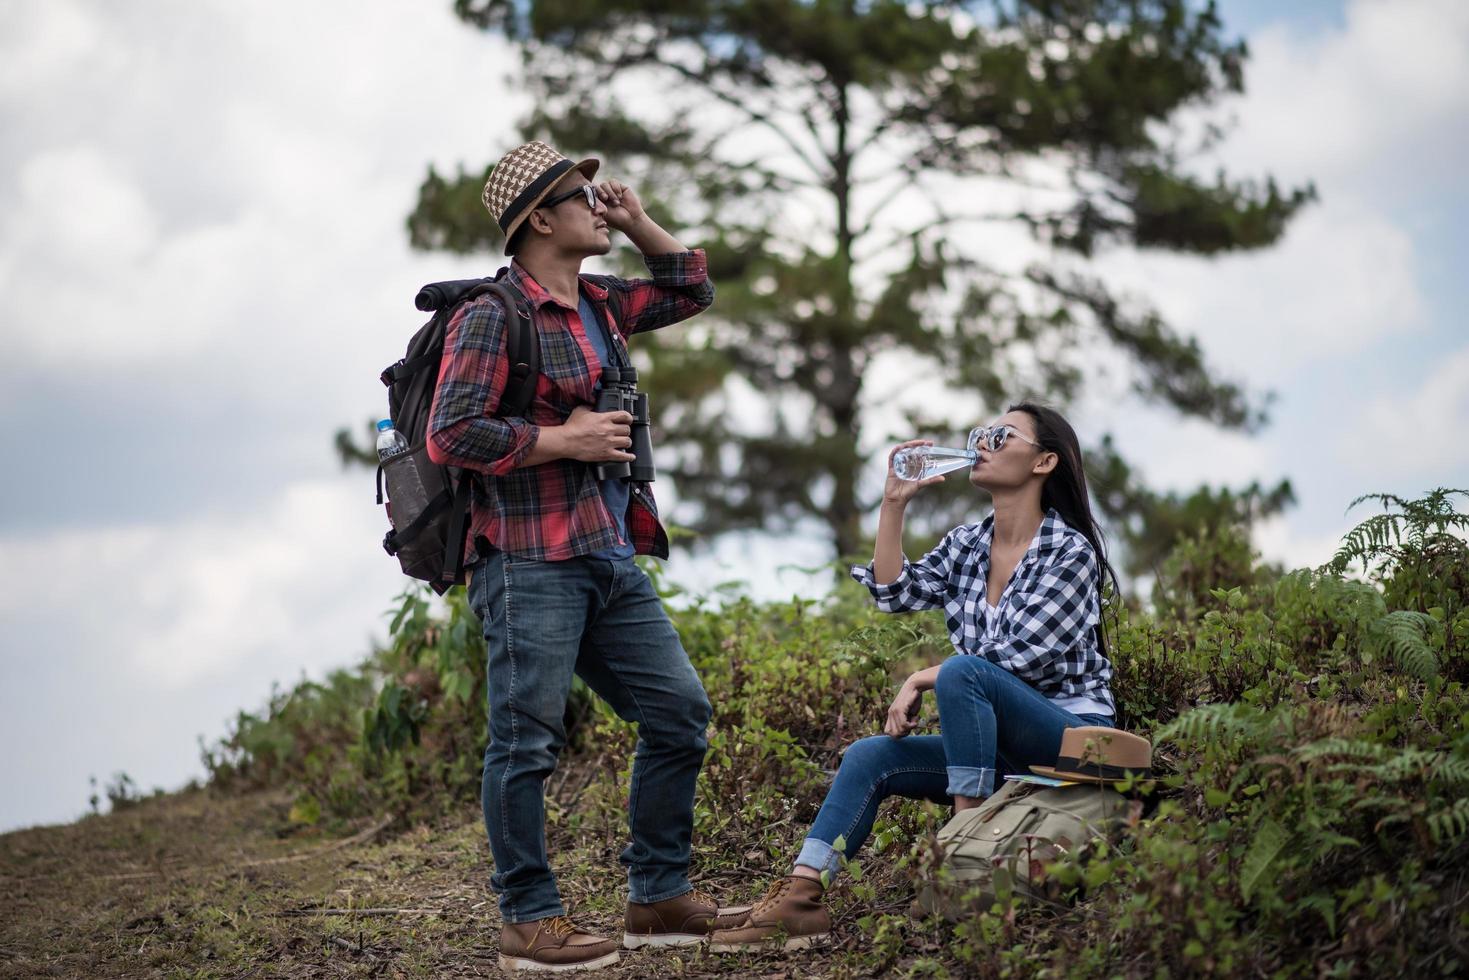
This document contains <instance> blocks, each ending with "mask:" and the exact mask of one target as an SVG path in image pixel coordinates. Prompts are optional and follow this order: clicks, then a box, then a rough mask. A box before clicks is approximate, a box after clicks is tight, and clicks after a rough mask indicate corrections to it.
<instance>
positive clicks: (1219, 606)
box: [205, 490, 1469, 976]
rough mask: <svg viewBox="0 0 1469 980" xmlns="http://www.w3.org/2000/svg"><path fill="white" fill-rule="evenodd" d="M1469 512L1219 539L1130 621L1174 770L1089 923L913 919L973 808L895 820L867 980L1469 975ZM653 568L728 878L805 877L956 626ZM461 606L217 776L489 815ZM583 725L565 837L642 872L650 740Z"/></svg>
mask: <svg viewBox="0 0 1469 980" xmlns="http://www.w3.org/2000/svg"><path fill="white" fill-rule="evenodd" d="M1456 495H1463V494H1462V492H1461V491H1448V490H1436V491H1433V492H1432V493H1429V494H1427V495H1426V496H1424V497H1423V498H1420V499H1418V500H1403V499H1400V498H1396V497H1391V496H1386V495H1378V496H1373V497H1371V498H1364V499H1371V500H1373V501H1376V502H1377V503H1380V504H1382V505H1383V507H1384V513H1383V514H1379V515H1374V516H1372V517H1369V518H1367V520H1366V521H1364V522H1363V523H1362V524H1361V525H1359V526H1358V527H1357V528H1356V529H1354V530H1353V531H1352V532H1351V533H1349V534H1348V535H1347V537H1346V538H1345V540H1344V541H1343V544H1342V547H1341V550H1340V551H1339V552H1338V553H1337V555H1336V556H1335V557H1334V558H1333V560H1332V561H1331V562H1330V563H1328V564H1327V565H1326V566H1323V567H1322V568H1320V569H1315V570H1298V571H1293V572H1287V573H1281V572H1279V571H1277V570H1274V569H1269V568H1266V567H1262V566H1260V565H1259V564H1258V563H1255V564H1254V565H1253V566H1250V565H1248V564H1247V565H1246V567H1245V572H1244V574H1243V575H1242V576H1241V578H1242V581H1239V582H1238V583H1237V584H1235V585H1233V586H1226V585H1215V586H1213V587H1207V588H1206V587H1205V586H1204V585H1203V584H1201V583H1203V582H1204V581H1205V580H1207V579H1212V578H1213V577H1214V576H1213V574H1212V573H1211V574H1209V575H1205V576H1201V575H1200V572H1199V570H1200V569H1218V568H1230V567H1239V566H1240V555H1241V554H1248V553H1249V549H1248V543H1247V542H1246V541H1242V540H1240V539H1239V538H1238V537H1235V538H1231V537H1230V536H1229V535H1228V534H1219V535H1213V536H1209V537H1205V538H1200V539H1198V540H1196V541H1192V542H1189V544H1188V548H1187V549H1185V553H1183V554H1181V555H1180V557H1179V560H1178V561H1175V562H1172V563H1170V564H1169V565H1168V566H1166V567H1165V568H1164V569H1163V570H1162V572H1161V575H1162V578H1163V580H1162V581H1161V582H1160V583H1159V588H1158V589H1157V590H1156V591H1155V593H1154V594H1155V606H1154V608H1152V609H1151V610H1147V611H1142V610H1139V609H1128V608H1124V607H1122V606H1121V604H1117V605H1118V608H1117V610H1116V611H1117V616H1116V618H1115V623H1114V625H1113V626H1112V629H1111V633H1112V636H1111V641H1112V642H1111V652H1112V657H1113V661H1114V666H1115V669H1116V674H1115V681H1114V685H1115V693H1116V695H1117V698H1118V702H1119V709H1120V721H1121V723H1122V724H1124V725H1125V726H1126V727H1128V728H1129V729H1131V730H1133V731H1137V732H1139V733H1143V734H1148V735H1150V736H1151V737H1152V738H1153V740H1154V745H1155V777H1156V778H1155V779H1153V780H1152V781H1150V782H1148V783H1144V784H1140V785H1138V786H1137V787H1135V791H1136V792H1137V793H1138V794H1139V795H1140V796H1141V797H1142V798H1143V799H1144V801H1145V803H1146V808H1145V811H1144V814H1145V815H1144V816H1143V818H1142V819H1141V820H1140V821H1138V822H1137V823H1136V825H1135V826H1134V827H1133V828H1132V829H1131V831H1130V832H1129V833H1128V834H1127V835H1126V837H1125V838H1124V839H1123V840H1122V841H1121V842H1120V843H1117V844H1115V845H1112V846H1106V845H1103V846H1095V847H1092V848H1089V849H1087V850H1086V851H1084V852H1083V853H1082V854H1081V855H1079V856H1076V857H1074V858H1072V859H1070V860H1069V861H1068V862H1067V863H1065V864H1064V865H1058V866H1056V867H1055V868H1054V869H1053V870H1054V872H1055V874H1056V875H1057V877H1058V880H1060V881H1062V882H1063V883H1064V884H1065V885H1066V887H1067V897H1068V899H1069V900H1068V901H1067V902H1066V903H1065V904H1062V905H1058V906H1056V907H1045V908H1035V907H1014V906H1011V905H1009V903H1001V904H999V905H995V906H991V907H988V908H975V909H974V914H973V915H972V916H970V917H969V918H967V919H966V920H965V921H962V922H960V923H959V924H957V925H947V924H942V923H939V922H937V921H924V922H920V921H916V920H912V919H910V918H908V917H907V915H906V914H905V909H906V904H907V898H908V894H909V891H908V889H909V886H910V884H911V882H910V879H911V876H912V875H915V874H917V873H919V871H920V869H923V868H925V867H926V866H927V865H928V864H929V862H930V861H931V856H932V845H933V837H932V834H933V832H934V831H935V830H936V829H937V828H938V827H939V826H940V825H941V823H942V821H943V820H944V819H945V817H946V812H945V811H944V810H943V809H942V808H939V807H937V806H934V805H931V804H924V803H906V802H901V801H894V802H892V803H890V804H888V805H887V807H886V808H885V809H884V811H883V815H882V816H881V817H880V819H879V821H878V824H877V827H876V828H875V833H874V838H873V841H872V843H871V845H869V847H868V849H867V850H866V851H864V854H863V855H862V858H861V859H859V860H858V861H854V862H852V863H851V864H850V865H849V867H848V874H847V875H846V876H845V877H844V878H843V883H842V884H841V885H840V886H839V887H838V888H837V890H836V892H835V894H834V906H835V907H836V908H837V909H838V910H839V914H840V918H839V921H840V922H843V923H846V924H847V929H846V932H847V933H848V934H849V935H850V936H851V942H850V943H849V944H848V947H847V948H846V952H845V953H843V954H842V955H844V956H846V959H845V960H842V961H841V964H844V965H841V964H839V966H838V972H839V973H840V972H843V971H846V972H848V973H850V974H851V975H868V974H870V973H874V972H878V971H882V970H889V969H891V970H894V971H895V974H896V975H908V976H945V975H954V976H968V975H996V976H997V975H1027V976H1029V975H1043V974H1044V975H1058V974H1059V975H1080V976H1093V975H1094V976H1113V975H1117V974H1119V973H1120V974H1127V975H1134V974H1143V973H1146V974H1155V975H1156V974H1160V973H1163V972H1168V973H1202V974H1220V975H1240V974H1281V975H1308V974H1320V975H1329V976H1338V975H1339V976H1354V975H1355V976H1364V975H1366V976H1370V975H1379V974H1389V973H1391V974H1404V973H1409V972H1410V971H1411V972H1414V973H1422V974H1425V975H1426V974H1429V973H1432V974H1445V975H1447V974H1454V973H1461V972H1464V971H1465V970H1466V969H1469V963H1466V956H1469V954H1466V952H1465V951H1466V950H1469V692H1466V689H1465V683H1466V681H1469V548H1466V545H1465V542H1464V539H1463V537H1462V535H1463V532H1464V531H1465V530H1466V524H1469V520H1466V518H1465V516H1464V515H1462V514H1458V513H1457V512H1455V511H1454V510H1453V506H1452V504H1453V500H1454V498H1455V496H1456ZM650 571H651V572H652V574H653V575H654V576H655V581H657V582H658V584H659V586H660V589H662V590H663V592H664V595H665V596H666V597H667V598H669V599H671V600H674V601H672V602H671V603H670V605H672V606H676V607H677V608H675V609H672V610H671V614H672V616H673V618H674V621H675V623H676V625H677V627H678V629H679V632H680V634H681V636H682V638H683V641H684V645H685V647H686V648H687V650H688V652H689V655H690V657H691V658H692V660H693V662H694V665H695V666H696V667H697V668H698V670H699V673H700V675H701V676H702V677H703V679H704V683H705V686H706V688H707V689H708V691H709V694H710V700H711V701H712V702H713V704H714V708H715V716H714V721H713V724H712V725H711V728H710V749H709V754H708V757H707V761H706V764H705V767H704V772H703V775H702V777H701V781H700V791H699V797H698V807H697V813H696V827H695V839H696V847H697V854H696V869H695V870H696V873H697V874H699V875H701V876H702V877H704V878H705V879H707V880H716V881H717V880H720V879H728V880H730V881H735V880H738V881H740V882H741V883H742V884H744V883H747V882H748V881H749V880H750V876H751V874H752V873H754V874H756V875H758V874H761V873H775V874H779V873H782V872H783V869H784V868H785V866H786V863H787V862H788V861H789V859H790V857H791V856H792V855H793V854H794V850H795V848H796V846H797V845H798V844H799V841H800V839H801V838H802V837H803V836H804V832H805V830H806V827H807V826H808V824H809V821H810V820H811V818H812V817H813V816H814V814H815V811H816V808H817V806H818V805H819V804H820V801H821V797H822V794H823V793H824V790H825V787H826V785H827V782H828V781H829V776H830V770H831V769H833V768H834V767H835V766H836V765H837V764H838V760H839V758H840V754H841V751H842V749H843V747H844V746H846V745H848V744H850V743H851V742H852V741H853V740H854V739H856V738H858V737H860V736H863V735H866V734H871V733H873V732H875V731H878V730H879V729H880V722H881V718H882V716H883V714H884V712H885V710H886V707H887V704H888V702H889V699H890V698H891V696H892V693H893V689H894V685H895V682H896V680H897V679H898V678H899V677H901V676H902V675H903V674H904V673H905V672H906V671H908V670H910V669H912V668H914V667H915V666H920V665H924V664H930V663H936V662H938V661H939V660H941V659H943V658H944V657H945V656H948V655H949V654H950V653H951V648H950V647H949V644H948V640H947V637H946V636H945V634H944V632H943V624H942V622H941V619H940V617H937V616H934V615H929V616H908V617H892V616H883V615H880V614H878V613H877V612H876V611H875V610H874V609H873V608H872V606H871V604H870V602H868V601H867V598H866V593H865V592H864V591H862V590H861V589H859V588H858V587H856V586H855V585H852V584H851V583H847V582H844V583H843V584H841V585H839V586H838V588H837V589H836V590H835V591H834V592H833V593H832V595H831V596H830V597H829V598H828V599H826V600H824V601H822V602H809V601H800V600H797V601H792V602H786V603H766V604H760V603H756V602H753V601H751V600H750V599H748V598H743V597H739V596H734V597H729V596H725V597H723V598H722V601H719V602H714V601H711V600H709V599H706V598H696V597H689V596H683V595H676V591H677V590H675V589H671V588H669V587H668V586H667V585H666V583H665V582H664V581H663V580H662V579H661V578H660V577H659V576H658V572H657V570H656V568H650ZM460 592H461V590H456V591H455V592H454V593H451V594H450V595H449V596H448V597H447V598H446V599H445V600H444V601H442V602H433V603H431V602H430V600H429V598H428V597H427V596H426V595H425V594H421V593H418V592H408V593H405V594H404V595H403V596H401V597H400V600H399V603H398V606H397V608H396V611H395V613H394V615H393V619H392V628H391V642H390V643H389V644H388V646H386V647H385V648H383V649H380V650H378V651H376V652H375V653H374V654H373V655H372V656H371V657H370V658H369V659H368V660H367V662H366V663H365V664H363V665H362V667H361V668H360V669H358V670H355V671H341V672H338V673H335V674H333V675H331V676H330V677H328V678H327V679H326V680H325V681H324V682H321V683H316V682H303V683H302V684H299V685H297V686H296V687H295V688H294V689H293V690H290V691H288V692H278V693H277V694H276V695H274V696H273V697H272V699H271V700H270V703H269V704H268V705H267V706H266V708H265V710H263V711H262V712H260V713H258V714H252V713H246V712H241V713H240V714H239V716H238V718H237V719H236V721H235V724H234V726H233V728H232V730H231V732H230V733H229V735H228V736H227V737H226V738H225V739H223V740H222V741H221V742H219V743H218V744H216V745H213V746H209V747H207V748H206V749H205V761H206V764H207V765H208V766H209V768H210V770H211V773H212V776H213V780H212V782H213V785H214V786H215V787H216V788H217V789H218V790H220V791H230V790H234V789H248V788H251V787H256V786H267V785H268V786H289V787H292V788H293V790H294V791H295V792H296V793H297V794H298V797H297V805H296V808H295V810H294V811H293V817H294V818H295V819H298V820H300V821H301V822H302V823H308V824H309V823H318V822H323V823H327V824H330V823H332V822H333V821H339V820H344V819H346V818H350V817H353V816H357V815H360V814H363V813H366V812H374V813H381V812H385V811H386V812H395V813H398V814H399V815H400V816H401V817H402V819H403V820H404V821H408V822H411V821H418V820H432V819H464V818H465V817H467V816H469V815H470V814H474V813H477V809H478V806H477V799H478V792H479V774H480V763H481V756H482V751H483V739H484V731H485V709H484V703H485V691H484V672H483V663H482V661H483V656H484V644H483V640H482V639H481V637H480V633H479V623H478V621H477V620H476V618H475V616H474V614H473V613H472V612H471V611H470V609H469V608H468V605H467V603H466V601H465V599H464V597H463V595H462V594H460ZM1108 618H1109V622H1111V621H1112V619H1113V617H1111V616H1109V617H1108ZM927 708H928V711H929V713H930V714H932V707H931V704H930V705H928V706H927ZM567 715H568V717H567V721H568V730H569V732H570V740H569V743H568V750H567V753H566V756H565V757H564V759H563V761H562V765H561V768H560V769H559V770H558V772H557V774H556V775H555V776H554V777H553V778H552V780H551V782H550V784H549V785H548V798H549V799H548V814H549V821H550V824H551V826H550V831H549V832H550V834H551V843H552V846H553V848H555V849H556V850H557V851H558V853H560V852H571V851H575V850H577V849H584V850H585V851H586V852H587V853H591V854H598V855H606V856H607V858H608V863H609V865H610V864H611V860H612V859H611V855H612V854H613V853H615V849H616V848H617V847H618V846H620V842H621V841H622V839H623V836H624V834H625V829H624V824H623V818H622V809H623V805H624V802H625V789H626V786H627V779H628V772H629V769H628V767H629V765H630V760H631V755H632V747H633V743H634V739H635V735H634V733H633V731H632V730H631V729H630V728H629V726H627V725H625V724H624V723H623V722H621V721H620V720H618V719H617V718H616V716H615V715H614V714H613V713H612V712H611V710H610V709H609V708H607V707H606V706H605V705H603V704H602V703H601V702H599V701H598V700H597V699H595V698H593V697H592V696H591V695H590V694H589V693H588V692H587V691H586V690H585V689H584V688H582V687H580V685H579V684H578V686H577V687H576V688H575V690H574V693H573V698H572V702H571V704H570V705H569V706H568V709H567ZM930 721H931V722H935V721H936V719H934V718H930ZM731 897H736V896H731ZM853 926H855V928H853Z"/></svg>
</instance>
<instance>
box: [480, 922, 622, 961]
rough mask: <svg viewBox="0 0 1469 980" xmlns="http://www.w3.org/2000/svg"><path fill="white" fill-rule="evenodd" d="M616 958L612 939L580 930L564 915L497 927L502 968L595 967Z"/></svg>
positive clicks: (615, 948)
mask: <svg viewBox="0 0 1469 980" xmlns="http://www.w3.org/2000/svg"><path fill="white" fill-rule="evenodd" d="M618 959H619V954H618V952H617V943H616V941H614V940H612V939H608V938H607V937H606V936H594V935H592V934H591V933H590V932H584V931H583V930H581V929H578V928H577V927H576V926H574V925H572V924H571V920H570V919H568V918H567V917H566V916H564V915H553V916H550V917H549V918H545V919H536V920H535V921H534V922H507V923H505V924H504V925H503V926H501V927H500V969H502V970H507V971H508V970H545V971H547V972H550V973H559V972H561V971H566V970H599V969H601V968H602V967H604V966H611V965H613V964H614V963H616V962H617V961H618Z"/></svg>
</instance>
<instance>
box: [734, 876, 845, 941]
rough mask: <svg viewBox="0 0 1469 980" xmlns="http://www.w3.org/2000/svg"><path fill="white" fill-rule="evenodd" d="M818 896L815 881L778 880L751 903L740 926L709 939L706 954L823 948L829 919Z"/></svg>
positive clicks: (817, 886) (828, 935) (796, 878)
mask: <svg viewBox="0 0 1469 980" xmlns="http://www.w3.org/2000/svg"><path fill="white" fill-rule="evenodd" d="M821 894H822V888H821V882H819V881H815V880H813V879H811V878H802V877H800V876H799V875H787V876H786V877H784V878H781V879H780V880H778V881H776V882H775V883H774V884H772V885H771V886H770V890H769V891H767V892H766V893H765V897H764V898H762V899H760V901H758V902H756V903H755V907H754V908H753V909H751V910H750V917H749V918H748V919H746V920H745V921H744V923H743V924H742V925H740V926H738V927H736V928H733V929H720V930H719V931H717V932H715V933H714V934H713V935H711V936H710V937H709V951H710V952H712V953H733V952H737V951H739V950H742V949H770V948H772V947H773V948H776V949H783V950H787V951H790V950H795V949H806V948H807V947H810V946H822V945H825V944H826V942H827V940H828V939H829V938H830V937H831V916H830V915H828V914H827V912H826V908H825V907H824V906H822V904H821Z"/></svg>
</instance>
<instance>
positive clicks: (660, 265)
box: [605, 248, 714, 336]
mask: <svg viewBox="0 0 1469 980" xmlns="http://www.w3.org/2000/svg"><path fill="white" fill-rule="evenodd" d="M643 260H644V261H645V262H647V263H648V271H649V272H651V273H653V278H652V279H617V278H613V277H609V278H607V279H606V280H605V284H606V286H607V288H608V289H609V290H612V291H615V292H616V293H617V294H618V295H617V303H618V305H619V306H620V307H621V310H622V320H621V322H620V323H619V324H618V327H619V328H620V329H621V330H622V333H623V335H624V336H626V335H629V334H635V333H642V332H644V331H646V330H657V329H658V328H659V327H666V326H668V325H669V324H670V323H677V322H679V321H680V320H687V319H688V318H689V317H691V316H693V315H694V314H696V313H702V312H703V311H704V310H707V309H708V308H709V305H710V304H711V303H713V302H714V284H713V283H712V282H710V281H709V265H708V262H707V261H706V259H705V257H704V250H703V249H702V248H696V249H694V250H693V251H692V252H669V253H668V254H667V255H646V256H644V257H643Z"/></svg>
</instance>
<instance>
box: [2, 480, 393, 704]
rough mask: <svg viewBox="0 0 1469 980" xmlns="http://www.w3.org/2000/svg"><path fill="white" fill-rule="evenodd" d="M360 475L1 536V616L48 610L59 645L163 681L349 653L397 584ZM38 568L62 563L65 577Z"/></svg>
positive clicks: (175, 684)
mask: <svg viewBox="0 0 1469 980" xmlns="http://www.w3.org/2000/svg"><path fill="white" fill-rule="evenodd" d="M365 482H367V481H366V479H364V478H363V477H361V476H358V475H355V474H354V475H348V476H342V477H338V478H336V479H332V480H317V481H310V482H304V483H297V484H293V485H290V486H284V487H281V488H280V491H279V493H278V494H277V495H275V496H272V497H271V498H270V499H269V500H267V501H266V502H265V503H264V505H263V506H261V507H259V508H256V509H251V510H248V511H244V512H215V513H211V514H207V515H203V516H198V517H195V518H192V519H189V520H183V521H179V522H175V523H168V524H156V525H150V526H135V527H118V528H112V529H103V530H90V529H89V530H71V529H67V530H60V531H56V532H52V533H48V534H41V535H34V534H30V535H22V534H13V535H8V536H6V537H5V538H0V553H3V555H4V558H3V561H0V616H4V617H6V618H7V619H9V618H12V617H16V618H18V617H21V616H27V617H32V618H40V619H49V620H53V621H55V622H56V623H57V625H58V629H59V630H60V631H62V632H63V633H64V634H66V643H67V645H68V646H70V647H72V648H81V649H102V648H106V649H107V650H108V656H109V659H110V660H111V661H112V662H113V663H114V664H116V665H119V666H121V667H123V668H125V669H127V670H130V671H136V672H137V673H138V674H139V675H140V676H141V677H142V678H144V679H145V680H146V681H147V682H148V683H150V684H153V685H157V686H158V687H159V688H160V689H164V690H180V689H185V688H187V687H189V686H190V685H194V684H198V683H200V682H202V681H204V680H206V679H207V678H208V677H209V676H211V675H217V674H218V673H220V672H222V671H225V670H233V669H235V668H237V667H238V666H239V665H241V664H247V663H248V664H253V665H257V669H258V668H259V667H263V666H266V665H268V666H269V668H270V669H271V670H273V671H276V672H277V675H280V674H284V675H287V676H288V675H292V674H295V673H297V672H298V671H299V670H300V669H304V668H311V669H313V670H319V669H321V668H323V667H325V666H327V665H329V664H340V663H345V662H349V661H350V660H351V659H353V658H355V657H358V656H361V655H364V654H365V653H366V652H367V649H368V647H367V644H366V638H367V637H368V635H369V634H370V633H372V632H375V631H376V626H378V625H380V624H379V622H378V620H377V614H378V613H380V612H381V610H382V609H383V608H384V607H385V605H386V601H387V598H388V597H391V595H392V594H393V593H394V591H395V590H396V589H397V587H398V586H399V585H400V584H401V583H402V582H403V581H405V580H403V579H402V578H401V576H400V575H399V574H398V572H397V567H396V565H395V564H394V563H393V561H392V560H391V559H389V558H388V557H387V555H385V554H384V553H383V552H382V549H381V548H380V547H379V546H378V540H379V539H380V538H381V536H382V532H383V530H384V529H385V526H386V525H385V518H384V517H383V516H382V514H381V511H380V510H379V509H378V508H376V507H375V506H374V505H373V504H372V500H371V495H370V493H367V494H365V493H364V492H363V491H364V483H365ZM41 570H45V571H47V572H52V573H54V574H57V575H60V574H62V573H63V570H64V578H62V579H60V581H64V582H65V586H66V587H65V588H61V589H59V588H57V584H58V579H57V578H55V577H52V575H51V574H38V571H41ZM78 596H85V597H88V598H87V600H86V605H85V607H84V613H83V615H81V616H77V615H76V612H75V610H76V605H75V604H76V601H77V597H78ZM18 666H19V665H18V662H17V661H10V662H9V663H8V664H7V667H8V668H16V667H18ZM21 669H23V668H21ZM269 676H270V675H269V674H268V673H267V674H265V675H264V677H263V679H268V678H269Z"/></svg>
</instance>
